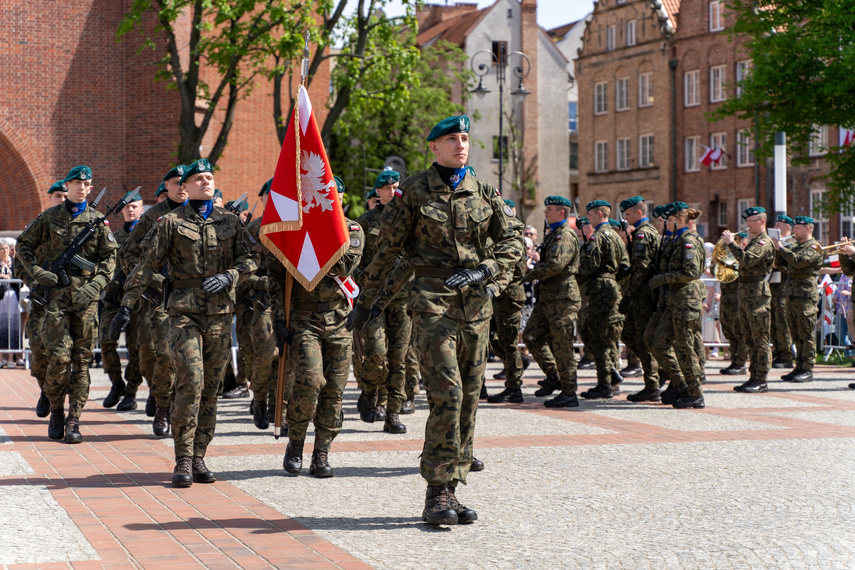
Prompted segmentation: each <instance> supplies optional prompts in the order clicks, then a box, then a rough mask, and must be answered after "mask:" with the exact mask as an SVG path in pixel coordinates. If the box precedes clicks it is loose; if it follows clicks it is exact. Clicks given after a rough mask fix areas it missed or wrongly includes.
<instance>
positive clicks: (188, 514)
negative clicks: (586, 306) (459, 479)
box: [0, 361, 855, 569]
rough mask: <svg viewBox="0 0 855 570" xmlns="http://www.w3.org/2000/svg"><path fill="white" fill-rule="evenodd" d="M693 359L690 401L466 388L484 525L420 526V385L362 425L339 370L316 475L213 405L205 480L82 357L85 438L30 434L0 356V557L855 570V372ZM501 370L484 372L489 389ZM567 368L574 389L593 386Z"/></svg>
mask: <svg viewBox="0 0 855 570" xmlns="http://www.w3.org/2000/svg"><path fill="white" fill-rule="evenodd" d="M721 365H722V363H721V361H710V363H709V366H708V368H707V376H708V378H709V380H710V381H709V383H708V384H707V385H706V387H705V389H706V403H707V407H706V408H705V409H703V410H691V411H690V410H674V409H672V408H669V407H665V406H662V405H658V404H633V403H630V402H628V401H626V394H628V393H631V392H633V391H636V390H639V389H641V386H642V385H641V382H640V381H638V379H628V380H627V381H626V382H625V383H624V385H623V387H622V388H623V394H621V395H620V396H618V397H616V398H614V399H613V400H608V401H596V402H586V401H583V402H582V404H581V407H580V408H577V409H572V410H548V409H546V408H544V407H543V406H542V402H543V400H544V399H543V398H535V397H534V396H533V394H534V391H535V389H536V388H537V385H536V381H537V380H538V379H539V378H541V377H542V374H541V373H540V371H538V370H537V368H536V366H532V368H530V369H529V370H528V371H527V373H526V375H525V383H526V384H525V386H524V393H525V394H526V399H525V402H524V403H522V404H502V405H493V404H482V406H481V408H480V409H479V411H478V422H477V428H476V440H475V448H476V456H477V457H479V458H480V459H482V460H483V461H484V462H485V464H486V469H485V470H484V471H483V472H480V473H472V474H470V476H469V481H468V485H466V486H465V487H461V488H460V489H459V490H458V496H459V498H460V499H461V500H462V502H464V503H465V504H466V505H467V506H469V507H471V508H473V509H475V510H476V511H477V512H478V517H479V520H478V521H477V522H475V523H474V524H471V525H465V526H458V527H439V528H433V527H429V526H427V525H425V524H423V523H422V522H421V519H420V515H421V509H422V507H423V497H424V488H425V487H424V482H423V480H422V479H421V478H420V477H419V474H418V455H419V453H420V451H421V444H422V437H423V434H424V421H425V418H426V417H427V404H426V401H425V399H424V396H423V395H422V396H419V397H418V399H417V402H416V404H417V406H416V407H417V411H416V413H415V414H413V415H409V416H402V420H403V421H404V423H405V424H406V425H407V428H408V433H407V434H404V435H397V436H396V435H391V434H387V433H384V432H383V431H382V423H380V422H378V423H375V424H365V423H362V422H360V421H359V419H358V415H357V414H356V410H355V404H356V397H357V395H358V394H357V391H356V387H355V384H353V383H351V384H349V385H348V388H347V391H346V393H345V423H344V430H343V432H342V434H341V435H340V436H339V438H338V439H336V441H335V442H334V443H333V448H332V451H331V454H330V463H331V464H332V466H333V467H334V468H335V473H336V476H335V477H334V478H333V479H315V478H313V477H311V476H309V475H308V462H309V457H310V454H311V441H312V434H311V432H310V434H309V437H308V439H307V442H306V443H307V445H306V448H305V450H304V451H305V453H306V455H305V456H304V465H305V467H304V471H303V473H302V474H301V475H300V476H286V474H285V473H284V471H283V470H282V455H283V453H284V447H285V440H279V441H276V440H274V439H273V437H272V428H271V429H268V430H266V431H263V432H262V431H259V430H257V429H256V428H255V427H254V426H253V425H252V421H251V417H250V415H249V413H248V405H249V400H248V399H241V400H220V410H219V420H218V426H217V428H218V432H217V435H216V437H215V438H214V441H213V442H212V445H211V447H210V448H209V458H208V466H209V467H210V468H212V469H213V470H214V471H215V472H216V474H217V477H218V481H217V483H215V484H213V485H201V484H196V485H194V486H193V487H191V488H189V489H174V488H172V486H171V485H170V483H169V481H170V478H171V472H172V466H173V456H172V449H171V446H172V442H171V439H165V440H158V439H156V438H154V437H153V436H152V435H151V428H150V424H151V420H150V419H149V418H146V417H145V414H144V413H143V411H142V404H143V402H144V398H145V397H146V395H147V392H146V391H145V389H143V390H141V392H140V409H139V410H136V411H132V412H116V411H114V410H104V409H103V408H102V407H101V405H100V400H101V399H103V397H104V396H105V395H106V393H107V390H108V385H109V383H108V382H107V380H106V378H105V377H104V375H103V373H102V371H101V370H93V388H92V394H91V402H90V403H89V404H88V405H87V407H86V409H85V411H84V415H83V418H82V425H81V431H82V433H83V435H84V437H85V438H86V442H85V443H83V444H81V445H76V446H70V445H66V444H64V443H60V442H54V441H50V440H48V439H47V421H46V419H41V418H37V417H36V416H35V413H34V411H33V406H34V404H35V401H36V397H37V395H38V392H37V388H36V385H35V382H34V381H33V379H32V378H31V377H30V376H29V375H28V373H27V372H26V371H22V370H5V369H4V370H0V387H2V393H3V397H2V399H0V567H3V568H6V567H10V568H11V567H15V568H17V567H22V568H36V567H38V568H53V567H55V568H69V567H73V568H102V567H105V568H106V567H109V568H116V567H128V568H139V567H170V568H171V567H178V566H186V567H223V568H226V567H229V568H232V567H235V566H241V567H252V568H261V567H283V568H286V567H287V568H290V567H312V568H334V567H345V568H365V567H372V568H470V567H471V568H527V567H532V568H558V567H569V568H822V569H826V568H855V554H853V553H855V530H853V528H852V527H853V521H855V512H853V510H855V509H853V505H855V490H853V484H852V483H853V481H855V475H853V473H855V445H853V444H855V390H849V389H848V388H847V384H849V383H850V382H855V369H848V368H832V367H822V366H820V367H817V370H815V375H816V378H817V379H816V380H815V381H814V382H811V383H808V384H788V383H784V382H779V381H776V380H774V379H775V378H778V377H779V376H780V373H777V372H776V373H773V374H772V375H771V378H772V380H771V381H770V391H769V392H768V393H766V394H758V395H748V394H737V393H735V392H733V390H732V386H733V385H734V384H736V383H741V382H743V381H744V380H745V377H742V378H740V377H725V376H721V375H719V374H717V369H718V368H720V367H721ZM499 367H500V365H498V364H490V365H489V367H488V373H487V378H488V389H489V390H490V392H491V393H495V392H496V391H498V390H500V389H501V387H502V386H501V383H500V382H498V381H494V380H492V379H491V378H492V375H493V373H495V372H496V371H498V369H499ZM594 376H595V374H594V372H593V371H580V385H581V389H586V388H587V387H589V386H593V384H594V383H595V380H594Z"/></svg>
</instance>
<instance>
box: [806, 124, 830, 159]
mask: <svg viewBox="0 0 855 570" xmlns="http://www.w3.org/2000/svg"><path fill="white" fill-rule="evenodd" d="M827 152H828V127H827V126H825V125H813V133H811V136H810V142H809V143H808V154H809V155H810V156H823V155H824V154H825V153H827Z"/></svg>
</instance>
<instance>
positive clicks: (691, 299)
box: [662, 230, 706, 320]
mask: <svg viewBox="0 0 855 570" xmlns="http://www.w3.org/2000/svg"><path fill="white" fill-rule="evenodd" d="M705 260H706V252H705V250H704V242H703V240H701V236H699V235H698V234H697V233H696V232H693V231H690V230H686V231H684V232H683V233H682V234H680V235H679V236H677V237H676V238H675V239H674V243H673V244H672V245H671V247H670V249H669V252H668V257H667V259H666V260H665V264H664V269H663V272H662V276H663V278H664V279H665V283H666V284H667V285H668V286H667V287H664V289H665V291H666V303H667V305H668V306H669V307H672V308H674V309H677V310H679V311H681V312H682V314H683V315H684V316H686V319H685V320H691V319H692V318H695V319H697V318H699V317H700V311H701V309H702V308H703V303H704V298H705V297H706V287H705V286H704V284H703V282H702V281H701V280H700V279H701V275H703V273H704V262H705Z"/></svg>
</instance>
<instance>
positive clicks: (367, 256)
mask: <svg viewBox="0 0 855 570" xmlns="http://www.w3.org/2000/svg"><path fill="white" fill-rule="evenodd" d="M384 209H385V206H377V207H376V208H374V209H373V210H368V211H367V212H365V213H364V214H362V215H361V216H359V218H357V219H356V221H357V223H358V224H359V225H360V226H362V231H363V232H365V249H363V251H362V260H361V261H360V262H359V267H357V268H356V270H355V271H354V272H353V279H354V281H356V283H357V284H358V285H359V286H360V287H362V284H363V282H364V281H365V270H366V269H367V268H368V266H369V265H370V264H371V261H372V260H373V259H374V256H376V255H377V252H378V251H379V250H380V247H381V246H382V245H383V241H384V239H385V238H384V236H382V235H381V233H380V215H381V214H382V213H383V210H384ZM395 263H396V264H397V265H400V267H399V268H398V269H396V270H395V271H394V272H393V274H394V278H390V282H389V290H387V291H386V292H385V293H384V294H383V295H381V296H383V297H384V298H387V301H386V303H385V305H390V304H391V305H397V306H401V307H403V306H405V305H406V303H407V296H408V295H409V290H408V288H406V287H405V285H406V284H408V283H411V282H412V280H413V273H412V271H409V268H408V265H409V264H408V262H407V260H406V258H405V257H403V256H398V259H397V260H395ZM399 273H401V274H399ZM392 292H394V295H392V296H391V297H389V295H390V294H391V293H392Z"/></svg>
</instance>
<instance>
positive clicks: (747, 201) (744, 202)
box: [736, 198, 754, 220]
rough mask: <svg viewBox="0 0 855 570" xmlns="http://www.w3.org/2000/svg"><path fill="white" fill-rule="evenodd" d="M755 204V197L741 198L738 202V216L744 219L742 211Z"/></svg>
mask: <svg viewBox="0 0 855 570" xmlns="http://www.w3.org/2000/svg"><path fill="white" fill-rule="evenodd" d="M753 206H754V199H753V198H741V199H740V200H737V202H736V217H737V219H740V220H741V219H742V212H744V211H745V210H747V209H748V208H751V207H753Z"/></svg>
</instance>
